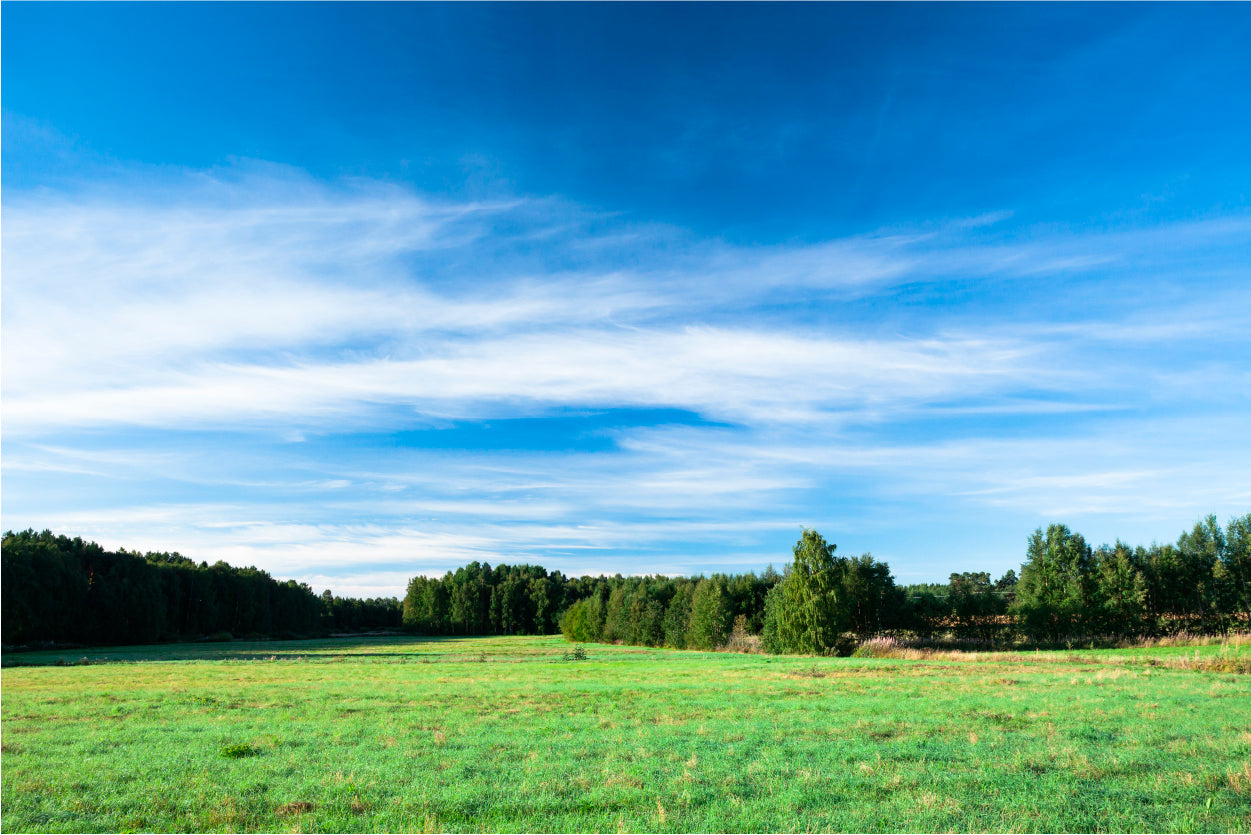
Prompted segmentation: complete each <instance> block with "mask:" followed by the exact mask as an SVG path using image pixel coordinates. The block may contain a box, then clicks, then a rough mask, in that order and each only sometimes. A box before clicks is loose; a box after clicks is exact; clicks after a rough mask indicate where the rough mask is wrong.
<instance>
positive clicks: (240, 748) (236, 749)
mask: <svg viewBox="0 0 1251 835" xmlns="http://www.w3.org/2000/svg"><path fill="white" fill-rule="evenodd" d="M260 753H261V749H259V748H253V747H252V746H251V745H248V744H247V743H242V742H241V743H237V744H235V745H227V746H226V747H225V748H223V749H222V756H223V757H225V758H226V759H229V760H239V759H243V758H244V757H255V756H257V755H259V754H260Z"/></svg>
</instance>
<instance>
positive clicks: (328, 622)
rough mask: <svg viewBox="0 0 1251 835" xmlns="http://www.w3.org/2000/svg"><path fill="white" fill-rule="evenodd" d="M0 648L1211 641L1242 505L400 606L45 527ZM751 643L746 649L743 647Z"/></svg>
mask: <svg viewBox="0 0 1251 835" xmlns="http://www.w3.org/2000/svg"><path fill="white" fill-rule="evenodd" d="M0 584H2V588H3V615H4V617H3V638H4V643H5V644H7V645H14V644H29V643H33V642H44V641H55V642H72V643H81V644H121V643H148V642H155V641H164V640H190V639H196V638H203V637H207V636H215V635H216V636H221V635H224V634H226V633H229V634H230V635H233V636H237V637H252V636H260V635H264V636H272V637H291V636H296V635H301V636H303V635H321V634H326V633H330V632H343V631H364V630H373V629H389V628H399V627H401V626H402V627H403V628H404V629H406V630H408V631H411V632H417V633H422V634H430V635H484V634H511V635H548V634H555V633H557V632H561V633H563V634H564V635H565V636H566V637H567V638H569V639H570V640H572V641H579V642H620V643H626V644H634V645H640V646H656V647H660V646H668V647H676V648H689V649H715V648H718V647H721V646H725V645H726V644H727V643H730V644H733V643H735V642H738V643H739V644H742V643H743V642H744V641H745V640H747V639H750V640H749V641H748V643H750V644H751V645H752V646H759V647H760V648H761V649H763V650H765V651H769V652H795V653H811V654H828V653H841V652H846V651H850V649H852V648H854V647H855V646H856V644H857V642H858V641H860V640H863V639H865V638H867V637H871V636H874V635H882V634H893V635H897V636H905V637H909V636H910V637H916V638H918V639H921V640H939V639H942V640H946V639H954V640H959V641H980V642H984V643H988V644H989V643H996V642H1004V641H1009V640H1016V639H1025V640H1031V641H1035V642H1040V643H1057V642H1063V641H1071V640H1074V639H1078V638H1086V637H1095V636H1107V637H1116V636H1120V637H1127V636H1154V635H1162V634H1168V633H1178V632H1183V631H1187V632H1194V633H1204V634H1215V633H1222V632H1226V631H1228V630H1230V629H1233V628H1247V626H1248V625H1251V513H1248V514H1246V515H1244V516H1241V517H1237V518H1234V519H1231V520H1230V521H1229V523H1228V524H1227V525H1226V526H1225V527H1222V526H1221V525H1220V524H1218V522H1217V520H1216V517H1215V516H1208V517H1206V518H1205V519H1202V520H1200V521H1199V522H1198V523H1196V524H1195V525H1194V527H1193V529H1191V530H1189V531H1186V532H1184V533H1183V534H1182V535H1181V536H1180V537H1179V538H1178V540H1177V542H1176V543H1172V544H1164V545H1160V544H1152V545H1150V546H1145V547H1144V546H1136V547H1131V546H1129V545H1127V544H1125V543H1124V542H1121V541H1120V540H1118V541H1117V542H1116V543H1114V544H1112V545H1102V546H1099V547H1097V548H1096V547H1092V546H1091V545H1089V544H1088V543H1087V542H1086V540H1085V539H1084V538H1083V537H1082V536H1081V535H1080V534H1078V533H1075V532H1073V531H1071V530H1070V529H1069V528H1068V527H1066V526H1065V525H1061V524H1053V525H1050V526H1048V527H1047V528H1046V529H1045V530H1044V529H1042V528H1039V529H1038V530H1036V531H1035V532H1034V533H1033V534H1032V535H1031V536H1030V537H1029V538H1028V541H1027V544H1026V551H1025V561H1024V563H1023V564H1022V565H1021V568H1020V573H1019V576H1018V574H1017V572H1016V571H1015V570H1012V571H1008V572H1007V573H1005V574H1004V575H1003V576H1002V577H1000V578H998V579H997V580H992V578H991V576H990V575H989V574H988V573H986V572H960V573H952V574H951V575H950V576H949V578H948V582H947V583H945V584H944V583H925V584H913V585H898V584H896V582H895V580H894V577H893V576H892V574H891V571H890V567H889V566H888V565H887V564H886V563H884V562H881V561H879V560H876V559H874V558H873V557H872V556H871V555H869V554H864V555H860V556H843V555H840V554H838V553H837V548H836V546H835V545H833V544H832V543H829V542H827V541H826V540H825V538H824V537H822V536H821V535H820V534H819V533H818V532H816V531H813V530H805V531H804V532H803V535H802V536H801V537H800V539H799V541H798V542H797V543H796V544H795V546H794V548H793V550H792V560H791V562H790V564H789V565H787V566H786V567H785V569H784V570H783V571H782V572H781V573H779V572H777V571H775V570H774V569H773V568H772V566H770V567H769V568H767V569H766V570H765V571H763V572H762V573H760V574H756V573H754V572H749V573H746V574H712V575H710V576H700V577H665V576H660V575H656V576H650V577H623V576H621V575H620V574H618V575H616V576H612V577H605V576H597V577H568V576H565V575H563V574H562V573H561V572H559V571H552V572H548V571H547V570H546V569H544V568H543V567H541V566H537V565H527V564H522V565H507V564H500V565H497V566H495V567H494V568H493V567H492V566H491V565H490V564H488V563H480V562H473V563H470V564H469V565H467V566H463V567H461V568H458V569H456V570H455V571H449V572H447V573H445V574H444V575H443V576H442V577H438V578H427V577H421V576H418V577H414V578H412V580H410V581H409V583H408V588H407V590H406V594H405V596H404V599H403V601H402V602H401V601H399V600H396V599H395V598H377V599H372V600H357V599H353V598H336V597H334V595H332V594H331V593H330V592H329V591H327V592H324V593H323V594H322V595H321V596H317V595H315V594H314V593H313V591H312V589H310V588H309V587H308V586H307V585H305V584H302V583H296V582H295V581H293V580H287V581H285V582H280V581H277V580H275V579H273V578H272V577H270V576H269V575H268V574H267V573H266V572H264V571H261V570H259V569H256V568H233V567H231V566H229V565H227V564H226V563H224V562H220V561H219V562H217V563H215V564H213V565H211V566H210V565H208V564H207V563H205V562H201V563H199V564H197V563H195V562H194V561H192V560H190V559H188V558H186V557H183V556H181V555H179V554H177V553H156V552H150V553H146V554H139V553H138V552H128V551H126V550H124V549H122V550H119V551H117V552H109V551H105V550H104V549H103V548H101V547H100V546H99V545H97V544H95V543H93V542H84V541H83V540H82V539H78V538H75V539H69V538H68V537H64V536H54V535H53V534H51V533H50V532H48V531H44V532H43V533H40V534H36V533H34V532H33V531H29V530H28V531H23V532H21V533H17V534H14V533H7V534H5V536H4V540H3V578H2V581H0ZM752 642H754V643H752Z"/></svg>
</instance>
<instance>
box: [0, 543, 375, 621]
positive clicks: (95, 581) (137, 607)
mask: <svg viewBox="0 0 1251 835" xmlns="http://www.w3.org/2000/svg"><path fill="white" fill-rule="evenodd" d="M0 565H2V574H0V587H2V588H0V594H2V596H3V618H2V623H3V640H4V643H5V644H6V645H19V644H30V643H36V642H57V643H75V644H95V645H110V644H111V645H117V644H144V643H153V642H157V641H169V640H193V639H196V638H203V637H206V636H212V635H218V636H223V635H225V634H226V633H230V634H231V635H233V636H236V637H245V636H259V635H264V636H294V635H315V634H322V633H324V632H327V631H332V630H343V629H376V628H384V627H388V626H389V627H393V628H398V627H399V626H400V606H399V601H398V600H394V599H392V600H390V601H387V600H369V601H361V600H341V599H334V598H333V597H330V596H327V597H324V598H322V597H318V596H317V595H315V594H314V593H313V590H312V589H311V588H309V587H308V586H307V585H304V584H303V583H297V582H295V581H294V580H287V581H285V582H279V581H277V580H275V579H273V578H272V577H270V576H269V574H267V573H266V572H264V571H261V570H260V569H258V568H233V567H231V566H229V565H227V564H226V563H224V562H221V561H218V562H216V563H214V564H213V565H211V566H210V565H209V564H208V563H206V562H201V563H199V564H197V563H195V562H194V561H193V560H191V559H188V558H187V557H184V556H182V555H181V554H177V553H157V552H150V553H147V554H139V553H137V552H129V551H126V550H125V549H120V550H118V551H106V550H104V548H102V547H100V546H99V545H97V544H96V543H94V542H84V541H83V540H82V539H81V538H78V537H75V538H74V539H70V538H69V537H66V536H56V535H54V534H52V533H51V532H50V531H44V532H43V533H35V532H34V531H33V530H26V531H22V532H20V533H13V532H9V533H6V534H5V535H4V539H3V547H2V548H0ZM327 595H329V593H327Z"/></svg>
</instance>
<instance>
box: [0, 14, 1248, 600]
mask: <svg viewBox="0 0 1251 835" xmlns="http://www.w3.org/2000/svg"><path fill="white" fill-rule="evenodd" d="M0 16H2V24H3V25H2V28H0V32H2V38H3V50H2V55H0V62H2V69H3V77H4V82H5V83H4V87H3V101H2V104H3V156H2V157H0V168H2V171H0V174H2V176H3V192H2V201H3V230H2V234H3V237H2V242H0V260H2V264H0V266H2V267H3V311H2V315H3V330H2V332H0V338H2V341H3V392H2V394H3V425H2V433H3V457H2V459H0V463H2V466H3V474H2V479H3V483H2V487H3V505H2V506H0V510H2V515H3V526H4V528H5V529H20V528H25V527H35V528H44V527H48V528H52V529H53V530H56V531H58V532H64V533H69V534H75V535H82V536H84V537H88V538H93V539H96V540H98V541H100V542H101V543H102V544H105V545H107V546H110V547H116V546H125V547H128V548H141V549H176V550H180V551H182V552H183V553H185V554H188V555H190V556H193V557H196V558H197V559H208V560H210V561H212V560H215V559H218V558H221V559H226V560H227V561H229V562H232V563H235V564H249V565H250V564H255V565H258V566H260V567H262V568H265V569H267V570H269V571H271V572H272V573H273V574H275V575H276V576H279V577H284V578H285V577H296V578H299V579H301V580H306V581H308V582H310V583H311V584H313V585H314V586H315V587H316V588H317V589H318V590H320V589H321V588H327V587H329V588H332V589H334V590H335V591H336V593H341V594H364V595H370V596H372V595H376V594H386V595H391V594H396V595H400V594H402V593H403V586H404V582H405V580H406V579H407V578H408V577H411V576H412V575H414V574H416V573H441V572H442V571H444V570H447V569H449V568H454V567H456V566H457V565H461V564H464V563H465V562H468V561H470V560H473V559H478V560H486V561H489V562H491V563H493V564H494V563H498V562H508V563H516V562H537V563H540V564H542V565H545V566H547V567H548V568H553V569H555V568H559V569H561V570H563V571H566V572H569V573H601V572H606V573H615V572H622V573H650V572H665V573H697V572H701V571H715V570H724V571H743V570H749V569H755V570H759V569H762V568H764V566H765V565H767V564H769V563H770V562H772V563H774V564H775V565H778V566H781V565H783V564H785V563H786V562H787V561H788V560H789V551H790V546H791V545H792V544H793V543H794V541H795V540H796V538H797V537H798V534H799V532H800V529H801V526H805V525H806V526H810V527H815V528H817V529H818V530H820V531H821V532H822V533H823V534H825V535H826V536H827V537H828V538H829V539H831V540H832V541H834V542H837V543H838V545H839V549H840V551H841V552H845V553H861V552H865V551H870V552H872V553H873V554H874V555H875V556H876V557H878V558H880V559H885V560H886V561H888V562H889V563H890V565H891V567H892V569H893V570H894V573H895V576H896V579H897V580H899V581H901V582H915V581H925V580H941V579H945V578H946V575H947V574H948V573H949V572H951V571H956V570H986V571H991V572H993V573H995V574H996V575H997V574H1000V573H1002V572H1003V571H1005V570H1007V569H1008V568H1013V567H1017V566H1019V564H1020V562H1021V560H1022V557H1023V552H1024V545H1025V538H1026V536H1027V535H1028V534H1029V532H1030V531H1032V530H1033V528H1034V527H1036V526H1038V525H1045V524H1047V523H1048V522H1051V521H1063V522H1066V523H1067V524H1069V525H1070V526H1071V527H1073V528H1075V529H1076V530H1078V531H1081V532H1083V533H1085V534H1086V535H1087V537H1088V538H1089V539H1091V540H1093V541H1095V542H1102V541H1110V540H1112V539H1115V538H1116V537H1118V536H1119V537H1121V538H1123V539H1126V540H1128V541H1130V542H1134V543H1148V542H1150V541H1152V540H1159V541H1169V540H1172V539H1174V538H1175V537H1176V536H1177V534H1178V533H1179V532H1180V531H1181V530H1182V529H1183V528H1185V527H1187V526H1188V525H1190V524H1192V523H1193V522H1194V521H1195V519H1196V518H1198V517H1199V516H1201V515H1205V514H1207V513H1216V514H1217V515H1218V516H1219V517H1221V519H1222V520H1224V519H1225V518H1228V517H1229V516H1232V515H1235V514H1242V513H1245V512H1247V511H1248V510H1249V509H1251V478H1249V477H1248V476H1247V473H1248V472H1251V442H1249V441H1248V432H1247V427H1248V425H1249V418H1251V408H1249V406H1251V361H1249V360H1248V357H1251V335H1249V334H1251V328H1249V327H1248V323H1251V257H1249V255H1248V253H1251V203H1249V195H1251V153H1248V149H1251V101H1248V98H1251V96H1249V94H1248V91H1249V90H1251V58H1249V57H1248V53H1247V51H1246V48H1245V45H1246V44H1247V43H1251V12H1248V10H1247V7H1246V6H1245V5H1241V4H1220V5H1204V4H1186V5H1171V4H1150V5H1138V4H1111V5H1092V4H1055V5H1033V4H1008V5H984V4H958V5H945V4H923V5H909V4H882V5H859V4H835V5H816V4H803V5H785V4H768V5H747V4H734V5H719V4H692V5H681V6H675V5H659V4H638V5H636V4H626V5H606V4H595V5H572V4H551V5H489V4H451V5H439V4H420V5H407V4H347V5H338V4H328V3H327V4H313V5H304V4H270V5H252V4H215V3H204V4H174V5H155V4H142V5H140V4H128V5H112V4H60V3H57V4H34V3H22V4H13V3H9V4H5V5H4V6H3V8H2V9H0Z"/></svg>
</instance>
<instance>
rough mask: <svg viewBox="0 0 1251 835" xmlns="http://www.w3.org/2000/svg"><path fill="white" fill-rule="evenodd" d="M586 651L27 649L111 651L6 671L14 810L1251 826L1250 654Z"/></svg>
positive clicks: (282, 823) (545, 641) (453, 823)
mask: <svg viewBox="0 0 1251 835" xmlns="http://www.w3.org/2000/svg"><path fill="white" fill-rule="evenodd" d="M569 649H570V647H569V645H568V644H565V643H564V642H563V641H561V640H559V639H552V638H490V639H442V640H437V641H426V640H416V639H399V638H392V639H360V640H355V641H309V642H291V643H264V644H241V643H234V644H209V645H205V644H197V645H190V646H188V645H181V646H165V647H147V648H123V649H115V650H109V651H98V652H85V651H79V652H77V653H69V654H67V653H61V654H59V655H58V654H55V653H54V654H51V655H48V654H44V655H42V656H39V655H35V654H29V655H26V656H23V657H21V660H23V661H27V662H32V661H39V662H41V663H50V662H51V661H55V660H56V659H57V658H58V657H60V658H64V659H66V660H67V661H78V660H80V659H82V658H83V657H86V658H87V659H88V661H93V662H94V661H106V660H111V661H112V662H114V663H92V664H89V665H83V666H66V667H55V666H46V667H36V668H16V667H9V668H8V669H6V670H5V671H4V678H3V745H4V753H3V777H2V780H3V789H2V792H3V822H2V827H3V829H4V831H124V830H158V831H182V830H200V831H203V830H213V831H230V830H265V831H296V830H301V831H409V830H417V831H421V830H469V831H479V830H488V831H491V830H493V831H523V830H524V831H582V830H593V831H617V830H633V831H639V830H643V831H748V830H750V831H762V830H763V831H770V830H788V831H790V830H805V831H824V830H836V831H911V830H924V831H941V830H957V831H959V830H990V831H1056V830H1081V831H1097V830H1105V831H1106V830H1119V831H1131V830H1132V831H1248V830H1249V829H1251V677H1248V676H1245V675H1230V674H1219V673H1211V672H1204V671H1196V670H1187V669H1174V668H1171V667H1152V666H1149V665H1147V664H1145V663H1137V661H1136V659H1138V658H1140V657H1152V656H1151V654H1152V653H1156V656H1157V657H1159V658H1161V659H1166V658H1168V657H1172V655H1171V654H1172V653H1174V652H1175V651H1180V649H1181V648H1171V647H1166V648H1156V649H1149V650H1132V651H1124V650H1117V651H1113V650H1110V651H1107V652H1106V653H1103V654H1100V653H1088V652H1072V653H1058V654H1056V653H1051V654H1035V653H1021V654H1019V655H1000V656H997V657H994V658H990V657H986V658H980V659H977V660H973V659H963V660H961V659H954V658H933V659H928V660H920V661H917V660H895V659H817V660H814V659H811V658H794V657H769V656H746V655H730V654H704V653H695V652H674V651H666V650H648V649H642V648H637V647H607V646H598V645H593V646H588V647H587V651H588V656H589V657H588V659H587V660H585V661H565V660H562V659H563V658H564V657H565V655H566V653H568V652H569ZM1199 649H1200V650H1201V652H1203V653H1207V652H1220V651H1221V647H1220V646H1219V645H1216V646H1213V647H1200V648H1199ZM1185 651H1188V652H1190V653H1191V654H1193V653H1194V651H1195V649H1194V648H1185ZM1228 651H1229V650H1228V649H1227V650H1226V652H1228ZM1242 651H1246V650H1245V648H1243V649H1242ZM1127 652H1128V653H1129V655H1130V656H1132V658H1131V659H1130V660H1129V661H1127V660H1126V658H1125V656H1126V653H1127ZM1068 656H1071V657H1068ZM5 660H6V662H11V661H13V660H14V659H13V658H6V659H5ZM126 662H135V663H126ZM227 750H235V751H239V752H241V751H247V752H248V754H247V755H240V756H234V755H225V754H224V753H223V752H224V751H227Z"/></svg>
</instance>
